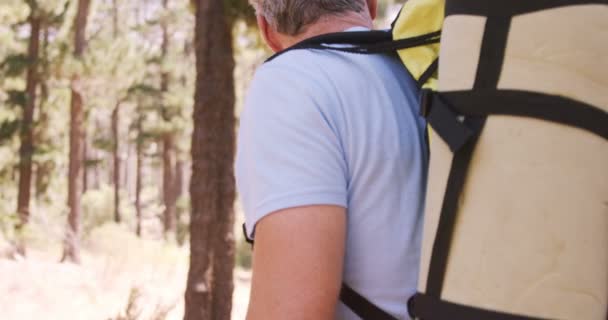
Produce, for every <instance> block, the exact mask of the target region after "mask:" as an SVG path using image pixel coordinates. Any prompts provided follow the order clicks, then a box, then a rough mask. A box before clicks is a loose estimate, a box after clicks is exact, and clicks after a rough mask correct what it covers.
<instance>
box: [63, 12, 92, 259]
mask: <svg viewBox="0 0 608 320" xmlns="http://www.w3.org/2000/svg"><path fill="white" fill-rule="evenodd" d="M89 5H90V0H79V1H78V11H77V13H76V17H75V18H74V57H75V58H76V59H77V60H79V59H82V56H83V54H84V50H85V33H86V25H87V17H88V15H89ZM71 90H72V100H71V105H70V161H69V168H68V208H69V210H70V212H69V214H68V229H67V232H66V239H65V245H64V251H63V257H62V258H61V261H71V262H74V263H80V247H79V237H80V215H81V214H80V213H81V208H80V198H81V195H82V194H81V191H82V186H81V185H80V184H81V183H82V168H83V155H84V153H83V151H84V150H83V146H84V139H83V138H84V101H83V100H84V97H83V92H82V80H81V76H80V75H79V74H75V75H73V76H72V82H71Z"/></svg>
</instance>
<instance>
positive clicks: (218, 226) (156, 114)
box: [0, 0, 399, 320]
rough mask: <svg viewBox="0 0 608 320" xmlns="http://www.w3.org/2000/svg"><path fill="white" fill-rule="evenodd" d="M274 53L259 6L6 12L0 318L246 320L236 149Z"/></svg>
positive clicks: (388, 8)
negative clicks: (252, 95)
mask: <svg viewBox="0 0 608 320" xmlns="http://www.w3.org/2000/svg"><path fill="white" fill-rule="evenodd" d="M398 2H399V1H390V0H386V1H381V3H380V5H381V6H380V10H379V12H380V13H381V15H382V17H381V18H380V19H379V21H378V27H384V26H387V25H388V23H390V21H391V18H392V17H394V16H395V15H396V13H397V11H398V9H399V3H398ZM270 54H271V52H270V51H269V50H268V49H267V48H266V47H265V45H264V44H263V41H262V39H261V38H260V36H259V34H258V30H257V29H256V26H255V13H254V12H253V9H252V8H251V7H250V6H249V4H248V3H247V0H222V1H217V0H134V1H118V0H2V1H1V2H0V318H2V319H43V318H44V319H112V320H114V319H115V320H118V319H124V320H133V319H140V320H148V319H150V320H151V319H159V320H160V319H186V320H195V319H196V320H199V319H243V318H244V316H245V311H246V307H247V299H248V290H249V288H248V286H249V278H250V272H249V268H250V264H251V261H250V260H251V254H250V247H249V245H248V244H246V243H245V241H244V239H243V238H242V235H241V234H240V225H241V223H242V219H243V218H242V213H241V210H240V208H239V204H238V195H237V194H236V191H235V186H234V177H233V169H232V167H233V159H234V154H235V137H236V132H237V130H238V116H239V113H240V109H241V106H242V101H243V99H244V96H245V93H246V90H247V86H248V82H249V80H250V79H251V77H252V76H253V74H254V72H255V69H256V67H257V66H258V65H260V64H261V63H262V62H263V61H264V59H265V58H267V57H268V56H269V55H270Z"/></svg>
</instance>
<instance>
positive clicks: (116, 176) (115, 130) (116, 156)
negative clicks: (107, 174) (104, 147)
mask: <svg viewBox="0 0 608 320" xmlns="http://www.w3.org/2000/svg"><path fill="white" fill-rule="evenodd" d="M119 117H120V102H119V103H116V106H115V107H114V110H113V111H112V139H113V140H114V146H113V150H112V155H113V160H114V170H113V179H112V182H113V183H114V221H115V222H116V223H120V222H121V221H122V216H121V214H120V167H121V162H120V160H121V159H120V133H119V124H120V118H119Z"/></svg>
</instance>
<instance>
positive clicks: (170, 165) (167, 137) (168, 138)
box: [160, 0, 177, 240]
mask: <svg viewBox="0 0 608 320" xmlns="http://www.w3.org/2000/svg"><path fill="white" fill-rule="evenodd" d="M168 4H169V1H168V0H163V9H164V10H165V11H167V10H168ZM161 29H162V44H161V76H160V78H161V79H160V91H161V92H162V94H163V95H164V94H165V93H167V91H168V90H169V73H168V72H167V70H166V69H165V66H163V65H162V64H163V63H164V62H166V59H167V53H168V51H169V30H168V26H167V19H166V18H163V20H162V21H161ZM162 113H163V115H162V116H163V120H164V121H171V118H170V117H169V116H168V112H167V106H166V105H163V106H162ZM173 140H174V138H173V132H171V131H169V132H166V133H165V134H164V135H163V203H164V205H165V211H164V214H163V227H164V232H165V238H166V239H167V240H170V238H174V237H175V233H176V231H177V222H176V221H177V219H176V212H175V211H176V207H175V205H176V196H175V172H174V170H175V150H174V146H173V145H174V141H173Z"/></svg>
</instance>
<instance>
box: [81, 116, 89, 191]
mask: <svg viewBox="0 0 608 320" xmlns="http://www.w3.org/2000/svg"><path fill="white" fill-rule="evenodd" d="M82 110H83V111H82V112H83V114H84V108H83V109H82ZM85 122H86V117H85V116H84V115H83V118H82V194H85V193H87V191H88V190H89V163H88V162H89V144H88V143H87V128H86V127H85V125H84V123H85Z"/></svg>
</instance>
